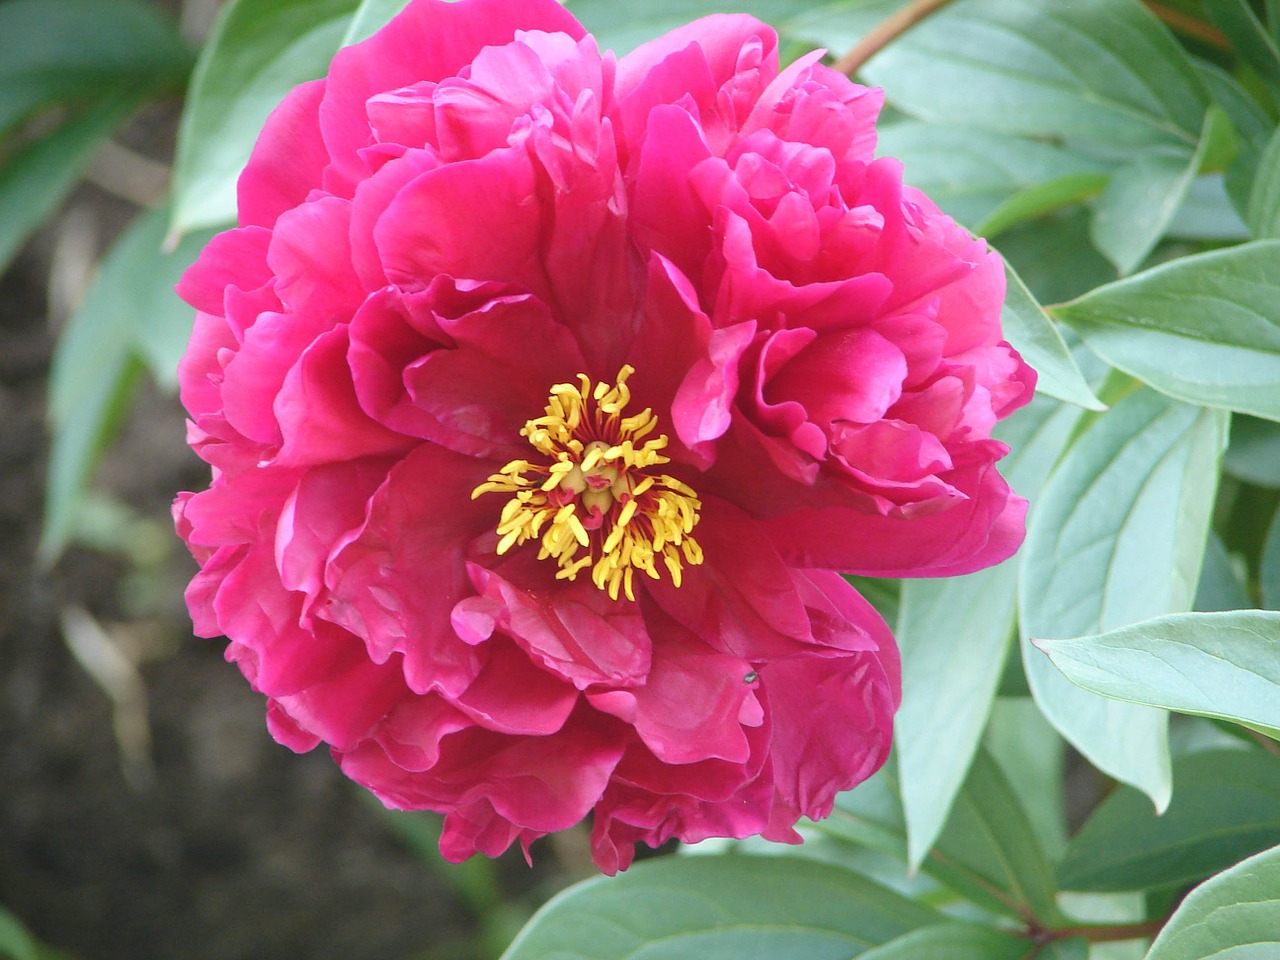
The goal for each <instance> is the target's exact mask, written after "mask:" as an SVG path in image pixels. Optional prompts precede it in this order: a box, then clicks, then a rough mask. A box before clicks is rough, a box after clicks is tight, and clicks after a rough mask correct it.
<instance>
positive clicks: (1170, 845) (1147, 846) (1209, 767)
mask: <svg viewBox="0 0 1280 960" xmlns="http://www.w3.org/2000/svg"><path fill="white" fill-rule="evenodd" d="M1174 783H1176V784H1177V790H1175V791H1174V794H1173V800H1172V802H1171V803H1170V804H1169V809H1168V810H1166V811H1165V812H1164V814H1163V815H1161V816H1156V815H1155V813H1154V811H1153V810H1152V809H1151V804H1150V803H1149V802H1148V801H1147V799H1146V798H1145V797H1144V796H1143V795H1142V794H1140V793H1139V792H1138V791H1136V790H1134V789H1132V788H1130V787H1121V788H1120V789H1118V790H1116V791H1115V792H1114V793H1112V794H1111V795H1110V796H1108V797H1107V799H1106V800H1104V801H1103V802H1102V805H1101V806H1099V807H1098V809H1097V810H1095V811H1094V812H1093V814H1092V815H1091V816H1090V817H1089V819H1088V820H1087V821H1085V824H1084V826H1083V827H1081V828H1080V831H1079V832H1078V833H1077V834H1076V835H1075V837H1073V838H1072V840H1071V843H1070V845H1069V846H1068V848H1067V852H1066V856H1065V857H1064V858H1063V861H1062V863H1061V864H1060V865H1059V867H1058V882H1059V883H1061V884H1062V886H1063V887H1066V888H1068V889H1071V890H1097V891H1110V890H1147V889H1151V888H1153V887H1163V886H1169V885H1181V884H1187V883H1192V882H1195V881H1198V880H1202V879H1204V878H1205V877H1207V876H1209V875H1210V874H1212V873H1216V872H1217V871H1219V870H1222V869H1224V868H1226V867H1229V866H1231V864H1233V863H1235V862H1236V861H1237V860H1240V859H1242V858H1244V857H1247V856H1250V855H1251V854H1254V853H1257V852H1258V851H1259V850H1263V849H1265V848H1267V847H1270V846H1274V845H1275V844H1277V843H1280V760H1277V759H1276V758H1274V757H1271V756H1268V755H1266V754H1264V753H1262V752H1261V751H1258V750H1239V749H1230V750H1206V751H1201V752H1199V753H1193V754H1190V755H1188V756H1185V757H1179V758H1178V759H1177V760H1176V761H1175V762H1174Z"/></svg>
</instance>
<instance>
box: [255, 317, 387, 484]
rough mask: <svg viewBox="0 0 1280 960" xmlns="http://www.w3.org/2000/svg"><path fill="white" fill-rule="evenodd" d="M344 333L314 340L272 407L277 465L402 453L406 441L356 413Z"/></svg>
mask: <svg viewBox="0 0 1280 960" xmlns="http://www.w3.org/2000/svg"><path fill="white" fill-rule="evenodd" d="M347 344H348V339H347V328H346V327H345V326H342V327H339V328H338V329H336V330H330V331H329V332H328V333H324V334H321V335H320V336H319V337H317V338H316V339H315V340H314V341H313V342H312V343H311V345H310V346H309V347H307V348H306V350H304V351H303V353H302V356H301V357H300V358H299V360H298V363H297V365H296V366H295V367H294V368H293V369H292V370H290V371H289V373H288V375H287V376H286V377H285V379H284V383H283V384H282V385H281V387H280V392H279V393H278V394H276V398H275V400H274V401H273V403H272V408H273V410H274V412H275V415H276V420H277V422H278V423H279V424H280V434H281V439H282V441H283V442H282V444H281V447H280V453H279V454H278V455H277V457H276V461H275V462H276V463H277V464H278V465H280V466H289V467H296V466H310V465H312V464H320V463H336V462H340V461H342V460H348V459H355V458H357V457H366V456H371V455H375V456H376V455H387V454H393V453H403V452H404V451H406V450H407V449H408V448H409V441H408V440H407V439H406V438H405V437H404V436H402V435H401V434H398V433H393V432H392V431H390V430H388V429H386V428H385V427H383V426H382V425H381V424H379V423H376V422H374V421H373V420H371V419H370V418H369V416H368V415H367V414H366V413H365V412H364V411H363V410H362V409H360V404H359V403H358V402H357V400H356V394H355V387H354V386H353V385H352V383H351V369H350V367H348V366H347Z"/></svg>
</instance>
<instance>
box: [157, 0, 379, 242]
mask: <svg viewBox="0 0 1280 960" xmlns="http://www.w3.org/2000/svg"><path fill="white" fill-rule="evenodd" d="M356 5H357V0H231V2H230V3H228V4H227V5H226V6H225V7H223V8H222V11H221V13H220V14H219V16H218V21H217V23H216V24H215V25H214V29H213V32H212V34H211V35H210V37H209V40H208V42H207V43H206V44H205V46H204V49H203V51H202V52H201V54H200V60H199V62H198V63H197V64H196V70H195V73H194V75H193V76H192V78H191V89H190V91H189V92H188V97H187V105H186V109H185V110H183V112H182V123H181V126H180V127H179V129H178V146H177V156H176V157H175V159H174V172H173V174H174V183H173V222H172V225H171V228H172V232H173V234H174V235H175V236H181V235H182V234H184V233H186V232H187V231H189V230H193V229H196V228H198V227H208V226H213V225H216V224H221V223H227V222H229V221H232V220H234V219H235V214H236V193H235V189H236V180H237V178H238V177H239V176H240V171H241V170H242V169H243V168H244V165H245V163H246V162H247V161H248V159H249V154H250V152H251V151H252V149H253V145H254V143H255V142H256V141H257V139H258V134H259V133H260V132H261V131H262V125H263V124H264V123H265V122H266V119H267V116H268V115H269V114H270V113H271V111H272V110H273V109H275V107H276V106H277V105H278V104H279V103H280V101H281V100H282V99H283V98H284V96H285V94H287V93H288V92H289V91H290V90H292V89H293V88H294V87H295V86H297V85H298V84H299V83H302V82H303V81H306V80H312V79H315V78H317V77H321V76H323V75H324V74H325V72H326V71H327V70H328V67H329V61H330V60H331V59H332V58H333V55H334V53H335V52H336V51H337V50H338V47H339V45H340V44H341V43H342V39H343V37H344V36H345V34H346V32H347V27H348V25H349V24H350V22H351V14H352V11H353V10H354V9H355V7H356Z"/></svg>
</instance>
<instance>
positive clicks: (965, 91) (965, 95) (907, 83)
mask: <svg viewBox="0 0 1280 960" xmlns="http://www.w3.org/2000/svg"><path fill="white" fill-rule="evenodd" d="M863 73H864V74H865V76H866V77H867V78H868V80H869V81H870V82H872V83H875V84H877V85H880V86H883V87H884V88H885V91H886V92H887V94H888V97H889V101H890V102H891V103H892V104H893V105H894V106H895V107H898V108H899V109H902V110H904V111H906V112H907V113H910V114H912V115H914V116H916V117H919V118H921V119H925V120H932V121H938V122H946V123H959V124H963V125H969V126H978V127H984V128H987V129H992V130H998V131H1001V132H1004V133H1018V134H1023V135H1027V136H1035V137H1050V138H1062V139H1065V140H1066V141H1067V142H1068V143H1071V142H1073V141H1074V142H1081V143H1089V144H1091V145H1093V146H1094V147H1096V148H1100V149H1105V150H1110V151H1114V152H1116V153H1123V152H1125V151H1128V150H1132V149H1134V148H1136V147H1142V146H1148V145H1152V144H1171V143H1172V144H1178V143H1180V144H1184V145H1185V146H1187V147H1188V148H1190V147H1192V146H1194V144H1196V143H1197V142H1198V140H1199V138H1200V130H1201V126H1202V123H1203V118H1204V110H1205V106H1206V105H1207V96H1206V94H1205V92H1204V89H1203V87H1202V86H1201V83H1200V80H1199V78H1198V76H1197V74H1196V72H1195V69H1194V68H1193V67H1192V65H1191V63H1190V61H1189V60H1188V59H1187V57H1186V55H1185V53H1183V51H1182V49H1181V48H1180V47H1179V46H1178V44H1177V42H1176V41H1175V40H1174V38H1173V37H1172V36H1171V35H1170V34H1169V32H1168V31H1167V30H1166V29H1165V27H1164V26H1163V25H1162V24H1161V23H1160V22H1159V21H1158V20H1156V18H1155V17H1154V16H1153V15H1151V14H1150V13H1149V12H1148V11H1147V10H1146V9H1145V8H1144V7H1143V6H1142V4H1140V3H1137V2H1135V0H1077V2H1074V3H1071V4H1057V3H1055V4H1046V3H1043V2H1041V0H962V2H959V3H954V4H951V5H949V6H947V7H945V8H944V9H942V10H940V11H939V12H938V13H936V14H935V15H933V16H931V17H929V18H928V19H927V20H925V21H924V22H923V23H920V24H919V25H917V26H916V27H914V28H913V29H912V30H910V31H909V32H907V33H906V34H904V35H903V36H902V37H901V38H899V39H898V40H897V41H896V42H895V43H893V44H891V45H890V46H889V47H887V48H886V49H885V50H883V51H882V52H881V53H880V54H879V55H877V56H876V57H875V58H874V59H872V60H871V61H870V62H869V63H868V64H867V66H866V68H865V69H864V71H863Z"/></svg>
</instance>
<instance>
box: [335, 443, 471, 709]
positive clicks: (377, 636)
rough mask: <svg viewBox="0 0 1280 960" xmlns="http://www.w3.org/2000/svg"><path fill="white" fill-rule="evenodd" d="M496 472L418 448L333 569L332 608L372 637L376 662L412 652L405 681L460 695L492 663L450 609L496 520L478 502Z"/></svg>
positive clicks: (391, 477)
mask: <svg viewBox="0 0 1280 960" xmlns="http://www.w3.org/2000/svg"><path fill="white" fill-rule="evenodd" d="M487 472H488V471H487V470H486V465H485V464H484V462H483V461H479V462H477V461H473V460H470V459H467V458H464V457H459V456H457V455H456V454H452V453H449V452H448V451H446V450H443V449H441V448H439V447H433V446H429V445H424V446H420V447H418V448H417V449H415V450H414V451H413V452H412V453H410V454H409V455H408V456H407V457H405V459H404V460H402V461H401V462H400V463H399V464H397V466H396V467H395V468H394V469H393V470H392V471H391V472H390V474H388V476H387V479H386V481H385V482H384V483H383V485H382V486H381V487H380V488H379V490H378V492H377V493H376V494H375V495H374V497H373V499H372V500H371V501H370V505H369V514H368V519H367V520H366V522H365V524H364V525H363V527H362V528H361V529H360V530H359V532H358V533H356V534H354V535H353V536H352V537H350V538H349V539H347V540H346V541H345V542H343V543H341V544H340V545H339V546H337V547H336V548H335V551H334V554H333V556H332V559H331V560H330V562H329V566H328V568H327V572H326V585H327V586H328V588H329V591H330V595H331V599H330V601H329V603H328V604H327V605H326V607H325V610H324V612H323V616H325V617H326V618H328V619H331V620H332V621H333V622H335V623H337V624H339V625H341V626H343V627H345V628H346V629H348V630H350V631H351V632H352V633H354V634H356V635H357V636H358V637H360V638H361V639H363V640H364V642H365V644H366V646H367V647H368V650H369V656H370V657H371V658H372V659H373V660H374V662H376V663H382V662H385V661H386V660H387V658H388V657H390V656H391V655H392V654H396V653H398V654H402V655H403V656H404V674H405V680H406V681H407V682H408V684H409V686H410V688H411V689H413V690H415V691H417V692H419V693H425V692H427V691H428V690H441V691H443V692H445V693H447V694H449V695H451V696H456V695H457V694H459V693H461V692H462V691H463V690H465V689H466V687H467V685H468V684H470V683H471V682H472V681H473V680H474V679H475V678H476V676H477V675H478V674H479V672H480V668H481V666H482V662H481V661H482V657H481V656H480V654H479V653H478V652H477V651H476V650H475V649H474V648H473V647H471V646H469V645H468V644H466V643H464V642H463V641H461V640H460V639H458V637H457V635H456V634H455V633H454V631H453V629H452V627H451V626H450V625H449V611H450V610H451V609H452V608H453V606H454V604H456V603H457V602H458V600H460V599H461V598H462V597H463V596H465V595H466V594H467V593H469V592H470V589H469V584H468V582H467V578H466V569H465V560H466V555H467V548H468V545H469V543H470V541H471V540H472V539H474V537H475V536H476V535H477V534H478V533H480V532H481V531H483V530H484V529H485V528H486V527H487V526H488V525H489V523H490V517H489V516H488V511H487V507H486V506H485V505H483V504H481V505H477V504H475V503H473V502H472V501H471V490H472V489H474V488H475V486H476V484H477V483H479V482H480V481H482V480H483V479H484V477H485V474H486V473H487Z"/></svg>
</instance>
